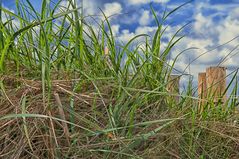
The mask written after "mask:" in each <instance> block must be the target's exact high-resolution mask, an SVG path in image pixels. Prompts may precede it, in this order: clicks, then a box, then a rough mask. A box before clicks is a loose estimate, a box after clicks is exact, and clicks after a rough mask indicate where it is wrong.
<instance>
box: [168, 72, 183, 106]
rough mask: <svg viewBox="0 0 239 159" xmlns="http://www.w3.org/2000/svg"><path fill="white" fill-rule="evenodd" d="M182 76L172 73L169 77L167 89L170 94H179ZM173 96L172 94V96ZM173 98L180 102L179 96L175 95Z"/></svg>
mask: <svg viewBox="0 0 239 159" xmlns="http://www.w3.org/2000/svg"><path fill="white" fill-rule="evenodd" d="M180 77H181V76H179V75H170V76H169V79H168V84H167V90H168V92H169V93H170V94H174V95H179V94H180V89H179V82H180ZM170 97H172V96H170ZM172 99H173V100H174V101H175V102H179V99H180V98H179V96H173V97H172Z"/></svg>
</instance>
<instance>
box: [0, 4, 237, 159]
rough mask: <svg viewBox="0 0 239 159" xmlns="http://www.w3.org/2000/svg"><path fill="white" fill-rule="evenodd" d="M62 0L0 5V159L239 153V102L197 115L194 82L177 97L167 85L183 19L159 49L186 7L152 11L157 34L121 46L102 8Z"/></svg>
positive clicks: (208, 108) (221, 155)
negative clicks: (86, 9) (91, 11)
mask: <svg viewBox="0 0 239 159" xmlns="http://www.w3.org/2000/svg"><path fill="white" fill-rule="evenodd" d="M60 2H61V1H59V2H58V3H53V2H49V1H47V0H42V7H41V10H40V11H37V10H36V9H35V8H34V7H33V6H32V4H31V3H30V1H29V0H26V1H24V3H23V1H19V0H16V8H17V11H16V13H13V12H11V11H9V10H7V9H4V8H2V7H1V9H0V14H1V15H2V16H4V17H6V19H7V20H5V21H3V19H2V18H1V20H0V28H1V29H0V57H1V58H0V74H1V79H0V93H1V94H0V134H1V135H0V158H201V159H204V158H205V159H206V158H238V157H239V154H238V149H239V147H238V143H239V140H238V139H239V133H238V131H239V127H238V124H237V118H238V114H237V112H235V105H236V103H237V100H236V99H235V98H229V99H228V102H227V103H226V104H227V105H228V107H227V106H224V105H222V104H219V105H217V106H215V105H214V103H213V102H211V101H210V99H208V102H207V104H206V105H205V109H204V111H203V112H202V113H200V112H199V111H198V98H197V97H196V96H195V93H194V91H195V89H194V88H193V86H192V82H191V80H189V82H188V86H187V89H186V90H185V91H183V92H182V94H181V95H178V94H172V93H171V92H169V91H168V89H167V84H168V83H169V82H170V80H169V79H170V78H169V77H170V75H171V74H172V72H173V70H174V69H175V68H174V65H175V62H176V61H177V58H178V56H177V58H175V59H174V62H173V64H172V65H170V64H169V62H168V57H169V55H170V52H171V51H172V49H173V48H174V47H177V43H178V42H179V41H180V40H181V39H182V38H183V36H180V32H181V31H182V30H183V29H184V28H185V27H186V26H187V24H186V25H184V26H183V27H182V28H180V29H179V30H178V31H176V32H175V34H174V35H173V36H172V37H171V39H169V41H168V43H167V45H166V47H163V46H162V41H163V40H162V38H163V36H164V34H165V30H166V29H167V27H165V21H166V20H167V18H168V17H169V16H173V14H174V13H175V12H177V10H178V9H182V7H183V6H185V5H186V4H187V3H185V4H182V5H181V6H179V7H178V8H176V9H174V10H172V11H169V12H168V11H165V12H164V13H163V15H162V17H158V16H157V14H156V12H155V11H154V9H153V7H151V11H152V14H153V15H154V18H155V22H156V24H157V27H158V28H157V31H156V33H155V34H154V35H153V36H150V35H146V34H141V35H137V36H135V37H134V38H132V39H131V40H130V41H129V42H128V43H126V44H122V43H120V42H119V41H117V38H116V37H114V35H113V32H112V30H111V25H110V19H109V18H108V17H106V16H105V14H104V13H103V12H101V16H100V18H101V20H100V21H99V20H95V18H94V17H89V16H84V14H83V9H82V8H81V7H79V6H77V5H76V1H75V0H69V3H68V5H67V6H60V4H61V3H60ZM0 4H1V3H0ZM0 17H1V16H0ZM89 19H90V20H92V19H93V21H94V20H95V21H94V22H95V23H97V24H98V27H97V30H95V28H93V27H92V26H91V25H90V23H89ZM138 40H140V41H141V42H140V43H137V42H138ZM105 47H107V48H108V52H109V54H105ZM192 49H193V48H192ZM187 50H189V49H185V50H184V51H187ZM184 51H183V52H184ZM183 52H182V53H183ZM182 53H180V54H182ZM180 54H179V56H180ZM234 73H235V76H234V77H233V78H232V80H231V82H230V83H229V86H231V85H232V84H233V83H236V82H235V81H237V78H236V74H237V72H234ZM181 75H183V74H181ZM190 79H191V78H190ZM229 86H228V87H229ZM231 95H233V96H234V97H235V96H237V84H235V88H234V89H233V92H232V94H231ZM172 96H173V97H174V96H178V97H179V98H180V101H177V100H176V101H175V100H174V99H175V98H172Z"/></svg>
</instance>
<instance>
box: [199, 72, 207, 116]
mask: <svg viewBox="0 0 239 159" xmlns="http://www.w3.org/2000/svg"><path fill="white" fill-rule="evenodd" d="M198 97H199V111H200V112H202V111H203V106H204V105H205V104H206V103H207V102H206V100H207V82H206V72H201V73H199V74H198Z"/></svg>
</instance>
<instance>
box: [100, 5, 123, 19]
mask: <svg viewBox="0 0 239 159" xmlns="http://www.w3.org/2000/svg"><path fill="white" fill-rule="evenodd" d="M103 11H104V13H105V15H106V16H107V17H109V16H112V15H115V14H119V13H121V11H122V6H121V4H120V3H118V2H113V3H106V4H105V5H104V10H103Z"/></svg>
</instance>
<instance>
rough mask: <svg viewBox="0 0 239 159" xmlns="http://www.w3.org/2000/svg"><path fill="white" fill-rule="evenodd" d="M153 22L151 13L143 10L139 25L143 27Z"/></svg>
mask: <svg viewBox="0 0 239 159" xmlns="http://www.w3.org/2000/svg"><path fill="white" fill-rule="evenodd" d="M151 21H152V16H151V15H150V11H148V10H143V12H142V15H141V17H140V18H139V24H140V25H142V26H145V25H148V24H150V22H151Z"/></svg>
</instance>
